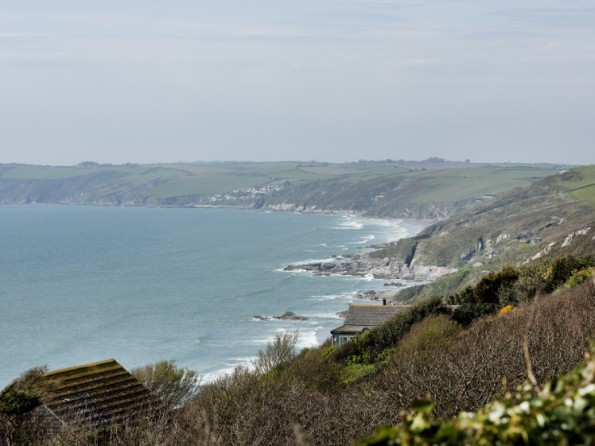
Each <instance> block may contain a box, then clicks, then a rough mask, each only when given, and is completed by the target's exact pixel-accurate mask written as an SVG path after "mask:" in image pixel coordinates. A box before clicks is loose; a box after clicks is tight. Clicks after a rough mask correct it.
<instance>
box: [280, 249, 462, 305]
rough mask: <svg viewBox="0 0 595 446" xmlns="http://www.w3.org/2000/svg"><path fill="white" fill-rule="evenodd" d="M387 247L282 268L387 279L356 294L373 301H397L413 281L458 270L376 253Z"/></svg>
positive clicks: (431, 279) (319, 274) (424, 282)
mask: <svg viewBox="0 0 595 446" xmlns="http://www.w3.org/2000/svg"><path fill="white" fill-rule="evenodd" d="M385 246H388V244H385V245H376V246H374V251H371V252H367V253H362V254H352V255H337V256H334V257H333V258H332V260H326V261H315V262H304V263H294V264H290V265H287V266H285V267H284V268H283V269H284V271H288V272H291V271H295V272H309V273H311V274H313V275H315V276H330V275H345V276H355V277H371V278H374V279H382V280H387V283H385V284H384V286H385V287H387V288H386V289H385V290H380V291H378V290H376V291H375V290H369V291H365V292H361V293H358V294H357V296H356V297H357V298H358V299H369V300H374V301H381V300H384V299H386V300H388V301H391V300H394V299H395V296H396V295H397V294H398V293H399V291H400V289H402V288H404V287H409V286H414V285H416V283H413V284H412V283H411V282H412V281H414V282H417V284H419V285H423V284H426V283H428V282H431V281H433V280H435V279H437V278H438V277H441V276H443V275H445V274H450V273H452V272H454V271H456V268H448V267H439V266H421V265H416V264H415V262H414V258H410V259H402V260H401V259H398V258H395V257H378V255H377V254H376V255H374V253H378V252H379V251H380V250H381V249H382V248H383V247H385ZM395 288H398V289H395Z"/></svg>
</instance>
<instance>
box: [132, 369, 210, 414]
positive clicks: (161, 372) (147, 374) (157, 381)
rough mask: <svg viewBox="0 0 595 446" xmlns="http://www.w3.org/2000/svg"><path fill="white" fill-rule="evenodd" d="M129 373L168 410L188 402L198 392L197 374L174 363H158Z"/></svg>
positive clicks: (198, 380) (198, 378)
mask: <svg viewBox="0 0 595 446" xmlns="http://www.w3.org/2000/svg"><path fill="white" fill-rule="evenodd" d="M131 373H132V375H133V376H134V377H135V378H136V379H138V380H139V381H140V382H141V383H143V384H144V385H145V386H146V387H147V388H148V389H149V390H150V391H151V392H153V393H154V394H155V395H157V396H158V397H159V398H160V399H161V401H162V402H163V403H164V404H165V405H166V407H168V408H173V407H177V406H180V405H182V404H184V403H186V402H188V401H189V400H191V399H192V398H194V397H195V396H196V394H197V393H198V390H199V384H200V377H199V375H198V373H197V372H195V371H194V370H190V369H187V368H182V367H178V366H176V363H175V361H159V362H157V363H155V364H148V365H146V366H144V367H140V368H137V369H134V370H132V372H131Z"/></svg>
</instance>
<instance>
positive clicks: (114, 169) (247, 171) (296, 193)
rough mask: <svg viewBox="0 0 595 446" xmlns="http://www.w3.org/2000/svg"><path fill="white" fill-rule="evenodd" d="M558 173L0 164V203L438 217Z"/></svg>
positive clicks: (508, 167)
mask: <svg viewBox="0 0 595 446" xmlns="http://www.w3.org/2000/svg"><path fill="white" fill-rule="evenodd" d="M558 171H559V167H558V166H552V165H537V164H536V165H516V164H502V165H496V164H493V165H488V164H472V163H457V162H446V161H443V160H440V159H431V160H428V161H425V162H406V161H390V160H387V161H378V162H376V161H362V162H358V163H347V164H331V163H317V162H308V163H304V162H277V163H249V162H245V163H244V162H225V163H195V164H158V165H136V164H127V165H121V166H112V165H100V164H97V163H93V162H85V163H81V164H80V165H78V166H71V167H51V166H30V165H16V164H5V165H0V203H3V204H7V203H54V204H91V205H112V206H196V207H200V206H229V207H231V206H237V207H242V208H263V209H270V210H291V211H307V212H325V211H354V212H360V213H364V214H367V215H374V216H383V217H408V218H418V219H431V220H435V219H439V218H445V217H447V216H449V215H452V214H453V213H454V212H459V211H461V210H463V209H467V208H468V207H469V206H471V205H473V204H475V203H476V202H478V201H481V200H485V199H489V197H491V196H493V195H495V194H497V193H500V192H503V191H506V190H510V189H512V188H515V187H520V186H527V185H529V184H531V183H532V182H533V181H535V180H536V179H539V178H543V177H545V176H547V175H551V174H553V173H556V172H558Z"/></svg>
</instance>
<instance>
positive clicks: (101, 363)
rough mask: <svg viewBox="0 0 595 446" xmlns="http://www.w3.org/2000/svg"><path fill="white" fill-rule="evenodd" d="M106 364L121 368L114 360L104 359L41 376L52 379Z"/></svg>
mask: <svg viewBox="0 0 595 446" xmlns="http://www.w3.org/2000/svg"><path fill="white" fill-rule="evenodd" d="M108 364H117V365H119V366H120V367H122V366H121V364H119V363H118V361H116V360H115V359H106V360H103V361H97V362H90V363H88V364H82V365H77V366H74V367H66V368H64V369H58V370H52V371H51V372H45V373H44V374H43V376H44V377H52V376H56V375H60V374H62V373H67V372H73V371H75V370H81V369H85V368H89V369H90V368H94V367H100V366H102V365H108Z"/></svg>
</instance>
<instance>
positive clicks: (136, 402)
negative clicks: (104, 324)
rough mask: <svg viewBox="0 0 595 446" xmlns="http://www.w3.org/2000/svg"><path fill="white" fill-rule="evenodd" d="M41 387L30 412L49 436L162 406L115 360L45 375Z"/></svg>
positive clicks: (149, 412) (114, 421) (112, 422)
mask: <svg viewBox="0 0 595 446" xmlns="http://www.w3.org/2000/svg"><path fill="white" fill-rule="evenodd" d="M12 386H14V383H13V384H11V385H9V386H8V387H7V388H6V389H4V390H3V391H2V393H4V392H8V391H11V389H12ZM38 386H39V388H40V389H41V391H40V395H39V397H38V399H39V405H38V406H37V407H35V408H34V409H33V410H32V412H31V413H32V414H34V415H36V416H40V417H41V418H42V419H44V425H45V426H46V427H47V431H48V434H49V435H52V434H57V433H58V432H59V431H60V430H61V429H62V427H63V426H64V425H72V426H79V427H82V426H84V427H85V428H90V429H94V428H98V427H102V426H109V425H117V424H123V423H125V422H131V421H132V422H134V420H138V419H141V418H144V417H147V416H151V415H152V414H153V413H154V412H155V411H156V410H158V409H160V408H161V407H162V406H161V401H160V400H159V398H158V397H157V396H155V395H153V394H152V393H151V392H150V391H149V389H147V388H146V387H145V386H144V385H143V384H142V383H141V382H140V381H138V380H137V379H136V378H135V377H134V376H132V375H131V374H130V372H128V371H127V370H126V369H125V368H124V367H122V366H121V365H120V364H119V363H118V362H117V361H115V360H114V359H108V360H106V361H101V362H94V363H90V364H84V365H79V366H76V367H70V368H66V369H60V370H55V371H51V372H46V373H44V374H42V375H41V377H40V380H39V383H38ZM0 444H1V443H0Z"/></svg>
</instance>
